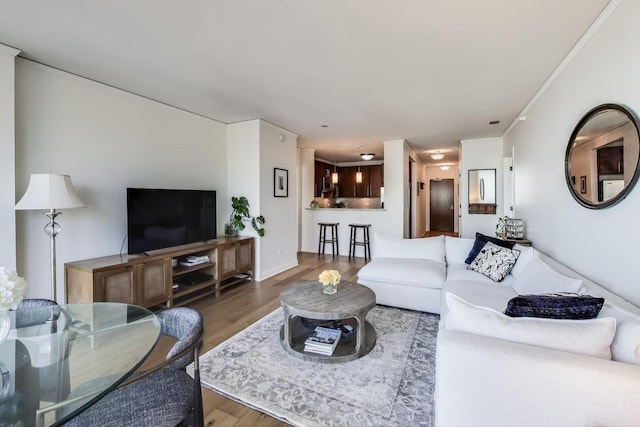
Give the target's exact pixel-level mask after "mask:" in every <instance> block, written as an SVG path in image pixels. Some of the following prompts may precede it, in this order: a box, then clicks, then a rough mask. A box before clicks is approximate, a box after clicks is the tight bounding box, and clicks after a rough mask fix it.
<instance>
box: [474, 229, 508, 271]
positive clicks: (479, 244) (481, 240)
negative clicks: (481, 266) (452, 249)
mask: <svg viewBox="0 0 640 427" xmlns="http://www.w3.org/2000/svg"><path fill="white" fill-rule="evenodd" d="M487 242H491V243H493V244H494V245H498V246H500V247H503V248H507V249H511V248H513V246H514V244H515V243H513V242H507V241H506V240H502V239H498V238H496V237H489V236H485V235H484V234H482V233H476V240H475V241H474V242H473V246H472V248H471V251H470V252H469V255H467V258H466V259H465V260H464V262H466V263H467V264H471V261H473V260H474V259H475V258H476V257H477V256H478V253H480V250H481V249H482V248H483V247H484V244H485V243H487Z"/></svg>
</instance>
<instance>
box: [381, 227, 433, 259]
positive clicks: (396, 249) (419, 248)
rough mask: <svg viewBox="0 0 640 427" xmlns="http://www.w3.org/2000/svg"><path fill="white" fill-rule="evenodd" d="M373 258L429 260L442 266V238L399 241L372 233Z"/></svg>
mask: <svg viewBox="0 0 640 427" xmlns="http://www.w3.org/2000/svg"><path fill="white" fill-rule="evenodd" d="M372 252H373V253H372V255H373V258H407V259H430V260H431V261H436V262H440V263H442V264H444V236H435V237H427V238H424V239H399V238H396V237H387V236H382V235H380V234H376V233H374V235H373V246H372Z"/></svg>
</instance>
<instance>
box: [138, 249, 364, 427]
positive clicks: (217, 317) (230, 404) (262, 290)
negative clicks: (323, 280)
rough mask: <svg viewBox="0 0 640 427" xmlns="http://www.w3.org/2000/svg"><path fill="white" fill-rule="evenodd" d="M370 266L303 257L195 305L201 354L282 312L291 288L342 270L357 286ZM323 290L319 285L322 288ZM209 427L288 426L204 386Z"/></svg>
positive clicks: (157, 355)
mask: <svg viewBox="0 0 640 427" xmlns="http://www.w3.org/2000/svg"><path fill="white" fill-rule="evenodd" d="M365 264H366V262H365V260H364V259H363V258H352V259H351V260H349V257H347V256H337V257H333V256H332V255H320V256H318V255H317V254H315V253H308V252H300V253H298V266H296V267H293V268H291V269H289V270H287V271H284V272H282V273H280V274H278V275H275V276H273V277H270V278H268V279H266V280H263V281H260V282H247V283H242V284H238V285H236V286H234V287H231V288H227V289H225V290H223V291H222V294H221V295H220V297H217V298H216V297H214V296H212V295H210V296H205V297H203V298H202V299H200V300H198V301H195V302H193V303H191V304H190V305H189V306H190V307H193V308H195V309H197V310H199V311H200V312H201V313H202V316H203V318H204V337H203V348H202V352H201V354H204V353H206V352H207V351H209V350H211V349H212V348H214V347H215V346H217V345H218V344H220V343H222V342H223V341H225V340H227V339H228V338H230V337H232V336H233V335H235V334H237V333H238V332H240V331H241V330H243V329H245V328H246V327H248V326H249V325H251V324H253V323H255V322H256V321H258V320H259V319H261V318H262V317H264V316H266V315H267V314H269V313H271V312H272V311H273V310H275V309H277V308H278V307H280V299H279V296H280V292H281V291H282V290H283V289H284V288H286V287H287V286H289V285H291V284H293V283H297V282H300V281H304V280H318V275H319V274H320V273H321V272H322V270H325V269H333V270H338V271H339V272H340V274H341V275H342V280H345V281H351V282H355V281H356V280H357V273H358V270H360V268H362V266H364V265H365ZM318 286H320V285H318ZM168 347H169V344H167V343H163V345H161V346H158V347H157V348H156V349H155V350H154V352H153V354H152V355H151V356H150V357H149V359H148V361H147V364H153V363H157V362H159V361H161V360H163V359H164V356H165V355H166V354H167V350H168ZM202 398H203V404H204V416H205V425H207V426H214V427H245V426H258V427H283V426H287V425H288V424H286V423H283V422H281V421H279V420H276V419H275V418H272V417H270V416H268V415H265V414H263V413H261V412H259V411H255V410H253V409H251V408H249V407H247V406H244V405H241V404H239V403H237V402H235V401H233V400H231V399H227V398H225V397H223V396H220V395H219V394H217V393H215V392H213V391H211V390H209V389H207V388H206V387H203V390H202Z"/></svg>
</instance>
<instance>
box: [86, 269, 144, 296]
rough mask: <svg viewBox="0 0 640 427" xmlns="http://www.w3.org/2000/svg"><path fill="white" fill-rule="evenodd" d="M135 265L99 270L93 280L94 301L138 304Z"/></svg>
mask: <svg viewBox="0 0 640 427" xmlns="http://www.w3.org/2000/svg"><path fill="white" fill-rule="evenodd" d="M136 274H137V269H136V268H135V266H127V267H117V268H114V269H112V270H106V271H99V272H97V273H96V275H95V279H94V282H93V285H94V290H93V301H99V302H105V301H106V302H122V303H125V304H137V303H138V296H137V295H136V288H135V283H136V282H137V280H136Z"/></svg>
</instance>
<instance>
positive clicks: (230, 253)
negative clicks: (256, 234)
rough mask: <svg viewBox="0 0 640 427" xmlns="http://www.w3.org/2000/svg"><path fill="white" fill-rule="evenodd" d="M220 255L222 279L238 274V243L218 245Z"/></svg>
mask: <svg viewBox="0 0 640 427" xmlns="http://www.w3.org/2000/svg"><path fill="white" fill-rule="evenodd" d="M218 256H219V262H220V280H224V279H226V278H228V277H231V276H233V275H234V274H236V271H237V270H238V262H237V258H236V244H235V243H230V244H225V245H222V246H220V247H218Z"/></svg>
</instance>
